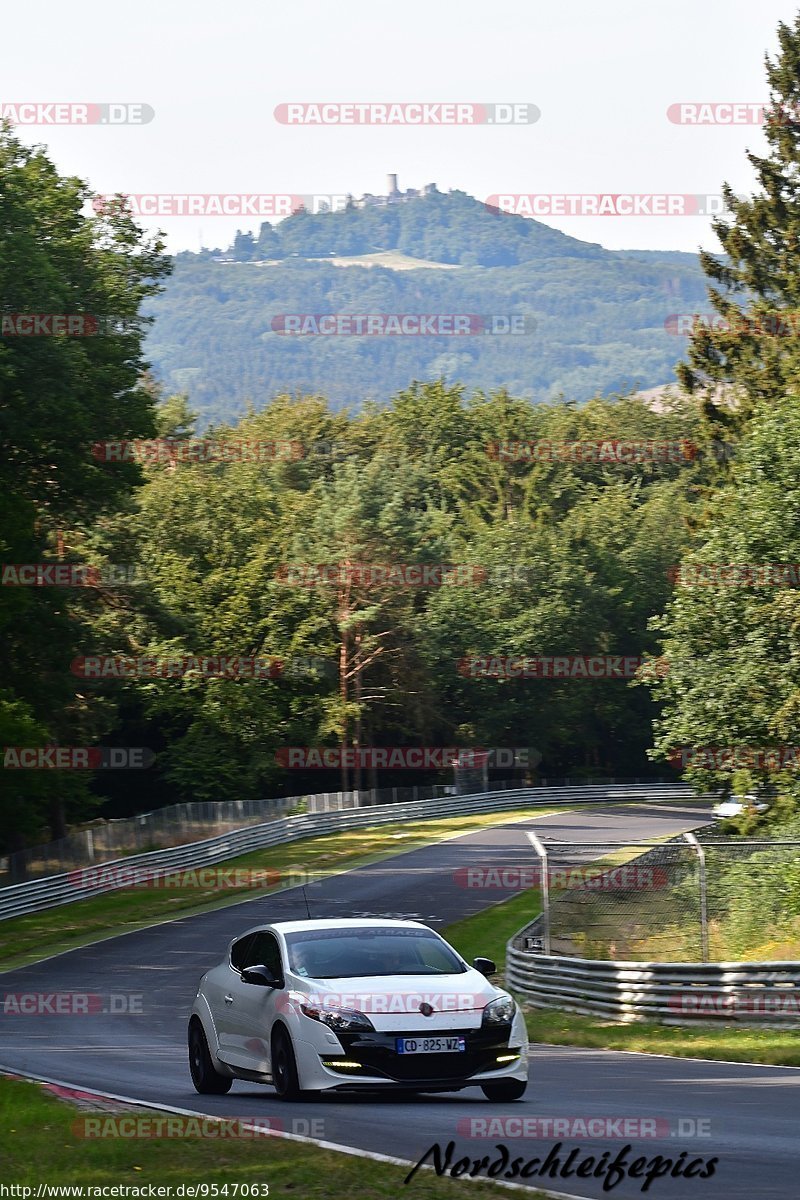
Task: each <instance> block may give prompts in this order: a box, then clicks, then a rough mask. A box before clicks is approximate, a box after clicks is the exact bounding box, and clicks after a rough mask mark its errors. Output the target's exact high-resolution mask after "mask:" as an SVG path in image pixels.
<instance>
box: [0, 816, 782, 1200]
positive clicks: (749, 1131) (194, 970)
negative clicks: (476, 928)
mask: <svg viewBox="0 0 800 1200" xmlns="http://www.w3.org/2000/svg"><path fill="white" fill-rule="evenodd" d="M707 819H708V817H707V811H706V810H703V809H701V808H698V807H693V806H690V805H686V806H682V805H680V804H674V803H673V804H659V805H652V806H646V805H636V806H634V805H628V806H624V807H620V806H609V807H607V808H604V807H602V806H596V807H592V808H591V809H587V808H582V809H577V810H575V811H572V812H564V813H559V814H554V815H550V816H547V817H541V818H537V817H535V815H532V816H531V817H530V818H526V819H525V820H522V821H516V822H514V823H510V824H506V825H502V826H497V825H496V826H493V827H491V828H486V829H484V830H480V831H478V832H473V833H469V834H465V835H464V836H462V837H459V838H456V839H452V840H449V841H446V842H439V843H436V844H434V845H432V846H428V847H424V848H422V849H418V850H413V851H410V852H409V853H407V854H403V855H401V856H397V857H394V858H392V859H391V860H390V861H388V862H384V863H375V864H372V865H369V866H364V867H359V868H356V869H354V870H352V871H348V872H344V873H342V874H339V875H336V876H331V877H329V878H327V879H326V880H324V881H322V882H320V883H318V884H314V885H312V886H309V888H308V889H307V892H308V899H309V903H310V906H311V914H312V916H320V917H323V916H332V917H345V916H396V917H407V918H412V919H419V920H423V921H425V922H427V923H428V924H431V925H433V926H435V927H439V928H441V927H442V926H444V925H447V924H449V923H450V922H452V921H455V920H457V919H459V918H461V917H465V916H469V915H471V914H472V913H474V912H477V911H479V910H480V909H481V908H483V907H486V906H487V905H488V904H493V903H495V902H496V901H497V900H498V899H501V898H504V896H505V898H508V894H498V892H496V891H485V890H481V889H467V888H465V887H463V886H461V885H460V883H459V881H458V876H457V875H456V872H457V871H458V870H459V868H462V869H463V868H465V867H474V866H477V865H486V866H499V865H502V864H504V863H505V864H509V865H513V866H519V865H520V864H522V863H526V862H530V859H531V853H532V852H531V849H530V846H529V843H528V841H527V839H526V837H525V832H526V830H527V829H535V830H536V832H537V833H538V834H539V836H540V837H555V838H563V839H565V840H573V841H587V842H588V841H599V840H602V839H606V838H607V839H611V840H614V839H620V840H621V839H627V838H629V839H634V840H635V839H639V838H647V837H659V836H665V835H667V836H668V835H671V834H675V833H679V832H681V831H683V830H687V829H691V828H693V827H695V826H697V825H700V824H704V823H705V822H706V821H707ZM587 857H588V855H587ZM462 877H463V876H462ZM305 915H306V912H305V903H304V900H303V897H302V892H301V891H300V889H299V888H293V889H291V890H286V891H282V892H279V893H275V894H273V895H271V896H262V897H260V898H257V899H250V900H247V901H245V902H243V903H241V904H236V905H233V906H229V907H226V908H223V909H220V910H217V911H213V912H207V913H203V914H200V915H196V916H190V917H183V918H180V919H178V920H175V921H173V922H170V923H166V924H162V925H158V926H155V927H152V928H150V929H145V930H141V931H139V932H134V933H128V934H124V935H122V936H120V937H117V938H112V939H109V940H106V941H104V942H100V943H97V944H95V945H93V946H87V947H84V948H81V949H77V950H72V951H69V952H67V953H64V954H60V955H58V956H57V957H55V958H51V959H48V960H45V961H43V962H41V963H37V964H33V965H31V966H28V967H24V968H21V969H19V970H15V971H9V972H5V973H4V974H2V975H0V992H2V993H3V994H8V993H31V992H43V993H53V992H67V991H77V992H89V993H97V994H100V995H103V996H106V997H107V996H111V995H113V996H116V997H123V998H129V997H138V998H139V999H138V1000H137V1001H136V1006H137V1007H140V1008H141V1011H140V1012H133V1013H131V1012H127V1011H120V1012H117V1013H112V1012H93V1013H91V1014H89V1015H74V1016H60V1015H55V1014H47V1013H45V1014H42V1015H28V1016H23V1015H19V1016H15V1015H9V1014H8V1013H6V1014H4V1015H3V1016H2V1019H1V1020H0V1066H2V1068H3V1069H5V1070H8V1071H11V1072H18V1073H20V1074H29V1075H31V1076H34V1077H38V1078H46V1079H50V1080H57V1081H62V1082H66V1083H69V1084H70V1085H73V1086H76V1087H81V1088H85V1089H87V1090H92V1089H96V1090H97V1091H100V1092H108V1093H113V1094H115V1095H119V1096H124V1097H127V1098H130V1099H131V1100H134V1101H136V1100H138V1101H142V1102H145V1103H149V1104H154V1105H158V1106H163V1107H165V1108H177V1109H180V1110H184V1111H192V1112H198V1113H209V1114H219V1115H221V1116H225V1117H235V1118H239V1119H247V1120H260V1121H264V1120H265V1119H269V1118H273V1119H279V1120H280V1122H281V1124H282V1127H283V1128H284V1129H285V1130H287V1131H289V1132H295V1133H299V1134H310V1135H311V1136H316V1137H318V1138H320V1139H322V1140H324V1141H326V1142H331V1143H335V1144H338V1145H343V1146H348V1147H354V1148H357V1149H360V1150H365V1151H371V1152H376V1153H379V1154H387V1155H392V1156H396V1157H398V1158H402V1159H406V1160H408V1161H409V1162H416V1161H417V1160H419V1159H420V1158H421V1157H422V1155H423V1154H424V1153H425V1151H426V1150H428V1148H429V1147H430V1146H431V1145H432V1144H433V1143H434V1142H437V1141H438V1142H439V1143H440V1144H441V1145H442V1147H445V1146H446V1144H447V1143H448V1142H450V1141H454V1142H455V1143H456V1150H455V1159H457V1158H459V1157H461V1156H463V1155H469V1156H470V1157H474V1158H481V1157H482V1156H483V1155H485V1154H486V1155H489V1156H490V1158H491V1157H496V1155H497V1151H496V1149H495V1147H496V1145H497V1144H498V1143H503V1144H505V1145H507V1146H508V1148H509V1150H510V1153H511V1156H512V1158H513V1157H517V1156H523V1157H524V1158H525V1159H529V1158H531V1157H533V1156H537V1155H538V1156H542V1157H543V1156H544V1155H546V1154H547V1152H548V1151H549V1150H550V1149H551V1147H552V1146H553V1144H554V1142H555V1141H556V1140H557V1139H555V1138H554V1137H553V1136H545V1137H536V1138H531V1137H527V1136H524V1131H523V1130H522V1127H521V1124H520V1122H519V1120H517V1121H516V1123H515V1122H513V1121H512V1122H511V1123H510V1124H509V1123H508V1122H507V1123H506V1124H505V1125H498V1124H497V1123H496V1122H494V1121H493V1122H492V1123H488V1122H489V1119H490V1118H498V1117H499V1118H501V1119H508V1118H530V1117H538V1118H555V1117H568V1118H585V1119H588V1118H596V1117H607V1118H625V1117H634V1118H639V1119H641V1118H653V1119H655V1120H656V1122H657V1127H656V1128H657V1130H658V1132H657V1136H655V1137H646V1138H644V1139H642V1138H631V1139H628V1140H630V1141H631V1142H632V1144H633V1150H632V1152H631V1155H630V1157H631V1158H635V1157H637V1156H639V1155H644V1156H646V1157H647V1158H652V1157H653V1156H654V1155H656V1154H661V1155H664V1156H665V1157H672V1158H673V1159H674V1158H677V1156H678V1155H679V1154H680V1152H681V1151H687V1152H688V1154H689V1156H690V1158H694V1157H702V1158H704V1159H706V1160H707V1159H708V1158H709V1157H711V1156H712V1155H718V1156H719V1162H718V1165H717V1167H716V1174H715V1175H714V1177H713V1178H711V1179H700V1178H694V1179H685V1178H679V1179H672V1178H669V1177H666V1178H662V1179H657V1180H656V1181H654V1183H653V1184H652V1186H651V1187H650V1188H649V1189H648V1191H647V1192H646V1193H645V1194H646V1195H647V1196H652V1197H660V1198H663V1200H678V1198H680V1200H684V1198H685V1197H689V1196H697V1197H699V1198H703V1197H711V1198H713V1200H721V1198H722V1197H724V1198H725V1200H733V1198H736V1197H741V1198H742V1200H745V1198H746V1200H770V1198H778V1197H779V1198H780V1200H791V1198H792V1197H795V1196H797V1195H799V1194H800V1170H799V1169H798V1168H800V1150H798V1120H799V1119H800V1069H795V1068H778V1067H756V1066H746V1065H742V1064H738V1063H713V1062H705V1061H698V1060H681V1059H675V1058H666V1057H663V1058H662V1057H657V1056H649V1055H636V1054H622V1053H616V1052H611V1051H596V1050H585V1049H579V1048H576V1049H572V1048H566V1047H547V1046H542V1047H533V1053H532V1057H531V1067H530V1083H529V1086H528V1091H527V1093H526V1096H525V1098H524V1099H523V1100H522V1101H520V1102H516V1103H512V1104H506V1105H497V1104H490V1103H489V1102H488V1101H487V1100H485V1099H484V1097H483V1093H482V1092H481V1091H480V1089H478V1088H470V1089H467V1090H466V1091H463V1092H458V1093H453V1094H451V1095H432V1096H428V1097H425V1096H423V1097H417V1098H412V1099H405V1098H400V1097H394V1098H393V1097H391V1096H373V1095H370V1096H369V1098H363V1097H349V1096H347V1097H343V1096H341V1095H340V1096H336V1095H330V1096H325V1097H322V1098H320V1099H316V1100H311V1101H310V1102H306V1103H302V1104H282V1103H281V1102H279V1101H278V1100H276V1098H275V1097H274V1094H273V1092H272V1089H271V1088H269V1087H263V1086H258V1085H251V1084H247V1083H242V1082H239V1081H237V1082H235V1083H234V1085H233V1088H232V1090H231V1092H230V1093H229V1094H228V1095H226V1096H202V1097H201V1096H199V1095H197V1093H196V1092H195V1091H194V1089H193V1087H192V1084H191V1080H190V1077H189V1071H188V1065H187V1056H186V1020H187V1015H188V1012H189V1009H190V1006H191V1003H192V1000H193V998H194V994H195V991H196V987H197V983H198V981H199V978H200V976H201V975H202V973H203V972H204V971H205V970H207V969H208V968H209V967H210V966H212V965H213V964H214V963H216V962H217V961H219V960H220V959H221V958H222V957H223V955H224V953H225V949H226V946H227V943H228V941H229V940H230V938H231V937H233V936H234V935H235V934H237V933H239V932H241V931H242V930H244V929H246V928H248V927H249V926H252V925H255V924H258V923H259V922H269V921H271V920H275V919H279V918H288V917H294V918H297V917H305ZM532 915H533V914H532ZM114 1003H115V1004H117V1006H118V1007H119V1006H121V1007H122V1008H125V1007H126V1006H128V1007H129V1005H128V1004H127V1001H126V1000H125V999H123V1000H121V1001H115V1002H114ZM521 1134H523V1136H520V1135H521ZM698 1134H700V1135H701V1136H698ZM625 1142H626V1139H625V1137H624V1135H623V1136H621V1137H620V1136H617V1137H614V1138H609V1137H607V1136H605V1137H603V1138H600V1139H594V1140H593V1139H591V1138H588V1137H585V1138H584V1137H582V1138H579V1139H578V1138H573V1139H566V1140H564V1144H563V1151H562V1154H561V1158H562V1159H564V1158H566V1156H567V1154H568V1153H569V1151H570V1150H571V1149H573V1148H574V1147H575V1146H580V1147H581V1151H582V1154H583V1155H588V1154H592V1155H595V1156H599V1155H600V1154H601V1153H602V1152H603V1151H606V1150H608V1151H610V1152H611V1157H612V1158H613V1156H614V1155H615V1154H616V1153H617V1151H618V1149H620V1148H621V1147H622V1146H623V1145H625ZM269 1148H270V1141H269V1140H268V1139H265V1141H264V1153H265V1156H267V1157H268V1156H269ZM530 1183H531V1185H534V1184H535V1185H538V1186H541V1187H548V1186H549V1187H550V1188H551V1189H552V1190H554V1191H557V1192H561V1193H565V1194H571V1195H576V1196H586V1197H601V1196H608V1195H613V1196H615V1197H625V1198H628V1197H633V1196H641V1195H642V1190H641V1181H638V1180H635V1179H627V1180H625V1181H624V1182H622V1183H620V1184H619V1186H617V1187H615V1188H614V1189H613V1191H612V1192H604V1191H603V1189H602V1183H601V1181H600V1180H594V1179H591V1178H590V1179H577V1178H574V1177H573V1178H571V1179H566V1180H565V1179H559V1178H554V1179H552V1180H531V1181H530ZM453 1186H454V1187H456V1186H457V1185H456V1184H454V1185H453ZM413 1192H414V1187H413V1181H412V1184H411V1185H410V1186H409V1188H408V1195H409V1197H412V1196H413Z"/></svg>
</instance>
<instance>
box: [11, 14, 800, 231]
mask: <svg viewBox="0 0 800 1200" xmlns="http://www.w3.org/2000/svg"><path fill="white" fill-rule="evenodd" d="M797 7H798V5H797V0H795V2H793V3H790V2H788V0H757V2H756V3H754V2H752V0H670V3H668V4H661V3H656V2H655V0H610V2H607V3H598V2H596V0H559V2H558V3H552V4H545V3H542V2H541V0H502V2H500V3H494V4H493V3H490V2H489V0H405V2H404V3H402V4H392V3H388V2H387V0H336V2H335V3H334V2H332V0H292V2H291V3H289V4H281V5H276V4H269V3H264V2H261V3H259V2H258V0H239V2H238V3H235V4H231V5H223V4H220V3H218V2H216V0H215V2H213V3H212V2H211V0H192V3H188V2H187V0H159V2H158V3H155V2H154V0H139V2H138V3H137V4H135V5H117V6H115V5H112V4H109V3H107V2H104V3H100V2H98V0H84V2H83V3H81V4H80V5H78V6H75V5H63V4H61V3H55V0H39V2H37V3H34V4H31V5H30V6H28V7H25V6H23V5H13V6H7V7H6V8H5V10H4V13H3V18H2V41H0V100H1V101H2V102H3V103H4V104H6V103H17V102H22V101H42V102H44V101H88V102H93V103H109V102H117V101H121V102H139V103H143V104H149V105H151V106H152V108H153V109H155V118H154V119H153V120H152V121H151V122H150V123H148V124H146V125H141V126H133V125H131V126H123V127H116V128H113V127H109V126H99V125H90V126H87V127H60V128H55V127H52V126H50V127H44V126H39V127H33V126H26V127H24V128H22V127H21V128H20V129H19V130H18V132H19V133H20V136H21V137H22V138H23V140H24V141H26V142H44V143H45V144H46V145H47V146H48V148H49V151H50V153H51V155H52V157H53V158H54V159H55V161H56V163H57V165H58V167H59V169H61V170H62V171H64V172H69V173H74V174H77V175H80V176H82V177H83V178H85V179H87V180H88V181H89V182H90V184H91V186H92V187H93V188H95V189H96V190H97V191H99V192H114V191H122V192H126V193H133V194H141V193H161V194H164V193H283V192H290V193H294V194H308V193H342V192H347V191H352V192H354V193H356V194H357V195H360V194H361V193H362V192H364V191H371V192H383V191H384V190H385V189H384V184H385V177H386V174H387V172H390V171H392V172H396V173H397V174H398V175H399V177H400V186H401V187H416V186H420V185H422V184H424V183H428V182H431V181H435V182H436V183H437V184H438V186H439V187H440V188H441V189H443V190H446V189H447V188H451V187H452V188H460V189H463V190H464V191H467V192H470V193H471V194H472V195H474V196H477V197H478V198H479V199H481V200H483V199H485V198H486V197H487V196H490V195H493V194H495V193H502V192H511V193H516V192H521V193H528V192H536V193H557V194H558V193H576V192H577V193H603V192H614V193H619V192H633V193H637V194H643V193H682V194H685V193H689V194H704V193H708V194H715V193H718V192H719V186H720V183H721V181H722V180H723V179H725V180H727V181H728V182H730V183H731V184H732V185H733V187H734V189H735V190H737V191H745V190H747V189H748V188H749V186H750V183H751V174H750V169H749V166H748V164H747V162H746V160H745V157H744V152H745V149H746V148H751V149H755V150H757V151H758V150H760V149H761V148H762V147H763V144H764V142H763V137H762V134H761V131H760V129H759V127H758V126H757V125H746V126H737V127H730V126H711V127H703V128H692V127H686V126H682V125H676V124H672V123H670V121H669V120H668V119H667V116H666V110H667V108H668V106H669V105H670V104H673V103H677V102H681V101H715V102H726V101H760V100H765V99H766V96H767V93H766V88H765V83H764V70H763V55H764V52H765V50H767V49H769V51H770V52H773V51H774V49H775V44H776V41H775V29H776V26H777V23H778V21H779V20H781V19H782V20H785V21H787V22H789V21H792V20H793V18H794V15H795V12H796V11H797ZM291 101H318V102H322V101H407V102H412V101H462V102H469V101H480V102H488V103H495V102H528V103H532V104H536V105H537V106H538V107H539V109H541V112H542V116H541V119H540V120H539V121H538V122H537V123H535V124H531V125H517V126H512V127H508V128H499V127H497V126H491V125H481V126H462V127H455V128H453V127H450V128H448V127H440V126H439V127H437V126H424V127H418V126H406V127H391V128H380V127H364V126H356V127H344V126H333V127H324V128H319V127H316V128H313V127H308V126H302V127H298V126H287V125H281V124H279V123H278V122H276V120H275V119H274V116H273V111H274V109H275V106H276V105H278V104H280V103H284V102H291ZM546 220H547V223H548V224H551V225H554V226H557V227H558V228H560V229H563V230H564V231H565V232H567V233H570V234H572V235H574V236H576V237H580V238H583V239H585V240H588V241H596V242H601V243H602V244H603V245H606V246H610V247H614V248H622V247H637V248H643V247H645V248H653V249H681V250H695V249H697V247H698V245H700V244H701V243H702V244H704V245H707V246H709V247H712V246H713V245H714V241H713V238H712V236H711V234H710V230H709V223H708V220H707V219H706V218H702V217H678V216H664V217H655V216H638V217H551V218H546ZM142 224H144V225H146V226H147V227H149V228H155V227H159V226H160V227H161V228H162V229H164V230H165V231H166V233H167V235H168V244H169V247H170V249H172V250H180V249H197V247H198V245H199V244H200V239H201V238H202V242H203V243H204V244H205V245H208V246H222V245H227V244H228V243H229V241H230V239H231V237H232V235H233V233H234V232H235V230H236V229H237V228H249V229H252V230H253V231H256V230H257V228H258V226H259V224H260V219H259V218H257V217H253V218H249V219H241V218H239V219H231V218H226V217H204V218H202V219H196V218H189V217H172V218H161V219H160V220H145V219H142Z"/></svg>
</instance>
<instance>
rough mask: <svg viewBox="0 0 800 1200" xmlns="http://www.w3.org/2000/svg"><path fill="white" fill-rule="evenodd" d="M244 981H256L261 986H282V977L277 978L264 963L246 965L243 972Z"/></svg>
mask: <svg viewBox="0 0 800 1200" xmlns="http://www.w3.org/2000/svg"><path fill="white" fill-rule="evenodd" d="M241 979H242V983H255V984H256V985H257V986H259V987H270V988H277V987H281V981H280V979H276V978H275V977H274V975H272V973H271V972H270V971H268V970H267V968H266V967H265V966H263V964H259V965H257V966H253V967H245V968H244V970H243V971H242V972H241Z"/></svg>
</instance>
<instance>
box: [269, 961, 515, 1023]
mask: <svg viewBox="0 0 800 1200" xmlns="http://www.w3.org/2000/svg"><path fill="white" fill-rule="evenodd" d="M291 991H292V994H293V998H294V999H295V1000H296V1001H297V1002H299V1003H302V1004H305V1005H312V1006H313V1005H322V1006H326V1007H331V1008H343V1009H349V1010H351V1011H356V1012H363V1013H364V1014H365V1015H366V1016H368V1017H369V1019H370V1021H371V1022H372V1024H373V1025H374V1027H375V1028H376V1029H378V1030H389V1029H393V1030H400V1031H402V1030H407V1029H417V1030H418V1029H421V1028H424V1029H458V1028H476V1027H477V1026H479V1025H480V1023H481V1019H482V1016H483V1010H484V1008H485V1007H486V1005H487V1004H488V1003H489V1002H490V1001H491V1000H494V999H495V998H496V997H497V996H499V995H502V994H503V993H502V992H501V991H500V989H499V988H496V987H495V986H494V985H493V984H492V983H490V982H489V980H488V979H487V978H486V977H485V976H484V975H481V973H480V972H479V971H475V970H472V969H470V970H469V971H465V972H464V973H463V975H381V976H377V977H376V976H374V975H370V976H364V977H362V978H356V979H324V980H323V979H302V978H300V977H298V976H294V977H292V979H291ZM429 1009H430V1010H431V1011H430V1012H429V1011H428V1010H429Z"/></svg>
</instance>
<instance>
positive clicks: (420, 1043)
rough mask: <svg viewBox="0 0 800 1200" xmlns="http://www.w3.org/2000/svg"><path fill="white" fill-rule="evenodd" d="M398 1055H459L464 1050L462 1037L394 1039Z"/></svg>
mask: <svg viewBox="0 0 800 1200" xmlns="http://www.w3.org/2000/svg"><path fill="white" fill-rule="evenodd" d="M395 1047H396V1049H397V1053H398V1054H459V1053H463V1052H464V1051H465V1050H466V1045H465V1043H464V1039H463V1037H419V1038H395Z"/></svg>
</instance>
